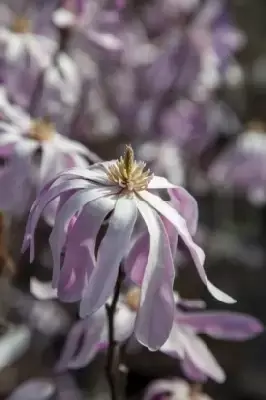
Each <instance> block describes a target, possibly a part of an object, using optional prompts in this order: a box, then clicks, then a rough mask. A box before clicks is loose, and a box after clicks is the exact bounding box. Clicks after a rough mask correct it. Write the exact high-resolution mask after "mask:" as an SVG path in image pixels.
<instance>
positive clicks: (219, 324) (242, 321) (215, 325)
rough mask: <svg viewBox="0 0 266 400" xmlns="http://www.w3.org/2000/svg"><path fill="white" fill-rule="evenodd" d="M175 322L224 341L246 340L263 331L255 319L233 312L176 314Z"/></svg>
mask: <svg viewBox="0 0 266 400" xmlns="http://www.w3.org/2000/svg"><path fill="white" fill-rule="evenodd" d="M177 321H178V322H179V323H181V324H184V325H188V326H190V327H191V328H193V330H194V331H195V332H197V333H205V334H206V335H209V336H211V337H214V338H215V339H224V340H237V341H239V340H246V339H249V338H252V337H254V336H256V335H258V334H260V333H261V332H262V331H263V329H264V327H263V325H262V324H261V323H260V322H259V321H258V320H257V319H256V318H253V317H250V316H248V315H244V314H239V313H233V312H208V311H205V312H195V313H191V312H187V313H179V312H178V313H177Z"/></svg>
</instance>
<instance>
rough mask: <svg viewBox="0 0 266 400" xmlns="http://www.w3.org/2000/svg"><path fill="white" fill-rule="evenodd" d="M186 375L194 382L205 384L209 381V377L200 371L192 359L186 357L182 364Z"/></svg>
mask: <svg viewBox="0 0 266 400" xmlns="http://www.w3.org/2000/svg"><path fill="white" fill-rule="evenodd" d="M180 365H181V368H182V370H183V373H184V375H185V376H186V377H187V378H188V379H190V380H192V381H194V382H201V383H204V382H206V381H207V380H208V376H207V375H206V374H204V373H203V372H202V371H201V370H200V369H198V368H197V367H196V366H195V365H194V364H193V362H192V361H191V359H190V358H188V357H185V358H184V360H182V361H181V363H180Z"/></svg>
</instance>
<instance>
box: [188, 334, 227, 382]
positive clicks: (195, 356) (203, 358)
mask: <svg viewBox="0 0 266 400" xmlns="http://www.w3.org/2000/svg"><path fill="white" fill-rule="evenodd" d="M182 330H183V334H182V344H183V346H184V350H185V353H186V357H187V358H188V359H189V360H190V361H191V362H192V363H193V364H194V366H195V367H196V368H198V369H199V370H200V371H201V372H202V373H203V374H206V375H207V376H209V377H210V378H212V379H214V380H215V381H217V382H219V383H222V382H224V380H225V374H224V371H223V370H222V368H221V367H220V365H219V364H218V363H217V361H216V360H215V358H214V357H213V355H212V354H211V352H210V350H209V349H208V347H207V346H206V344H205V343H204V342H203V340H202V339H201V338H199V337H198V336H197V335H195V334H194V333H193V332H191V331H190V330H189V329H182Z"/></svg>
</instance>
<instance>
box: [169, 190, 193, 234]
mask: <svg viewBox="0 0 266 400" xmlns="http://www.w3.org/2000/svg"><path fill="white" fill-rule="evenodd" d="M168 193H169V195H170V199H171V201H172V204H173V206H174V207H175V209H176V210H177V211H178V212H179V213H180V214H181V215H182V217H183V218H184V219H185V221H186V223H187V227H188V230H189V232H190V234H191V235H192V236H194V235H195V233H196V230H197V226H198V218H199V210H198V203H197V201H196V200H195V199H194V197H192V196H191V195H190V194H189V193H188V191H187V190H185V189H184V188H182V187H181V186H180V187H178V188H175V189H169V190H168Z"/></svg>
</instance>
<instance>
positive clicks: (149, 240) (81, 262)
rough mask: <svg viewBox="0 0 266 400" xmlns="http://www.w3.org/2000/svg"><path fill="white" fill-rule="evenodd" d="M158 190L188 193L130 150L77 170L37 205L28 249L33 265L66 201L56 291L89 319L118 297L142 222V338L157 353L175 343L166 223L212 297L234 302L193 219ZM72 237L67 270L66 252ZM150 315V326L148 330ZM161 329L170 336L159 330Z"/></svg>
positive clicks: (58, 237) (55, 238)
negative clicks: (48, 223) (210, 264)
mask: <svg viewBox="0 0 266 400" xmlns="http://www.w3.org/2000/svg"><path fill="white" fill-rule="evenodd" d="M157 189H172V190H173V192H172V193H173V195H174V196H175V197H176V198H177V199H178V194H179V193H180V192H182V190H183V191H184V189H180V190H179V188H177V187H176V186H175V185H173V184H171V183H170V182H168V181H167V180H166V179H165V178H162V177H159V176H153V175H151V174H150V172H149V171H145V163H142V162H136V161H135V160H134V153H133V150H132V148H131V147H129V146H127V148H126V152H125V156H124V157H121V158H120V159H119V160H116V161H111V162H103V163H99V164H95V165H94V166H92V167H91V168H88V169H78V168H77V169H72V170H71V169H70V170H68V171H66V172H63V173H61V174H59V175H58V177H57V178H55V179H54V180H53V181H51V182H50V183H49V184H48V185H47V186H46V187H45V188H44V189H43V190H42V192H41V193H40V195H39V196H38V198H37V199H36V201H35V202H34V204H33V206H32V208H31V212H30V216H29V220H28V223H27V227H26V234H25V238H24V244H23V250H25V249H26V248H27V247H28V246H30V254H31V261H32V260H33V258H34V233H35V229H36V225H37V222H38V219H39V218H40V215H41V213H42V212H43V210H44V209H45V207H46V206H47V205H48V204H49V203H50V202H51V201H52V200H54V199H55V198H60V200H61V203H60V207H59V210H58V212H57V215H56V220H55V226H54V228H53V231H52V233H51V236H50V239H49V241H50V245H51V250H52V255H53V261H54V269H53V286H54V287H58V288H59V290H61V289H62V288H64V290H65V292H67V291H68V292H69V296H70V298H73V297H75V299H76V300H78V299H81V304H80V315H81V316H82V317H84V316H86V315H91V314H92V313H94V312H95V311H97V310H98V309H99V308H101V307H102V306H103V305H104V304H105V303H106V301H107V299H108V298H109V297H110V296H111V294H112V292H113V289H114V286H115V283H116V280H117V276H118V271H119V266H120V264H121V262H122V260H123V259H124V257H125V256H126V255H127V252H128V249H129V247H130V244H131V239H132V234H133V230H134V227H135V223H136V220H137V217H138V216H140V217H141V218H142V219H143V221H144V223H145V225H146V231H145V233H144V234H143V236H142V237H141V239H140V241H139V243H138V246H139V247H138V248H139V251H138V252H135V257H137V261H138V257H141V262H140V263H141V265H140V266H139V265H137V269H138V271H137V273H138V274H140V275H142V278H141V288H142V290H141V299H140V308H139V312H138V319H137V323H136V336H137V338H138V340H139V341H140V342H141V343H143V344H144V345H147V346H148V347H150V348H152V349H157V348H159V347H161V346H162V344H163V343H164V342H165V341H166V339H167V338H168V336H169V333H170V331H171V328H172V325H173V318H174V308H175V305H174V296H173V284H174V278H175V268H174V263H173V258H172V252H171V246H170V242H169V236H168V233H167V230H166V228H165V226H164V224H163V222H162V219H161V217H162V216H163V217H164V218H165V219H166V220H167V221H168V222H169V224H170V225H171V226H173V227H174V229H175V230H176V232H177V233H178V235H179V236H180V237H181V238H182V240H183V242H184V243H185V245H186V246H187V247H188V249H189V251H190V253H191V256H192V258H193V260H194V262H195V265H196V267H197V269H198V272H199V274H200V277H201V279H202V280H203V282H204V283H205V284H206V285H207V287H208V289H209V291H210V292H211V293H212V294H213V295H214V296H215V297H216V298H217V299H218V300H220V301H225V302H228V303H232V302H234V300H233V299H232V298H231V297H230V296H228V295H226V294H224V293H223V292H221V291H220V290H219V289H218V288H216V287H215V286H214V285H213V284H212V283H210V282H209V281H208V279H207V276H206V273H205V270H204V267H203V264H204V260H205V255H204V252H203V251H202V249H201V248H200V247H199V246H197V245H196V244H195V243H194V242H193V239H192V237H191V234H190V231H189V229H188V225H187V223H186V220H185V219H184V218H183V217H182V216H181V215H180V213H179V212H178V211H177V210H176V209H175V208H174V207H172V206H171V205H169V204H168V203H167V202H165V201H163V200H162V199H161V198H160V197H159V196H157V195H155V194H153V193H152V191H153V190H157ZM187 200H188V201H189V195H188V196H187ZM109 215H110V217H109V220H108V229H107V232H106V234H105V236H104V238H103V239H102V241H101V243H100V245H99V248H98V249H97V252H98V253H97V256H96V248H95V245H96V239H97V237H98V233H99V230H100V227H101V225H102V223H103V222H104V220H105V219H106V217H107V216H109ZM73 216H77V221H76V222H75V224H74V226H73V228H72V229H70V230H69V229H68V228H69V221H70V220H71V218H72V217H73ZM192 225H193V223H192ZM67 237H68V243H67V246H66V251H65V256H64V257H63V263H62V249H63V247H64V246H65V243H66V238H67ZM131 258H134V256H133V257H131ZM62 264H63V265H62ZM135 270H136V263H134V262H133V263H132V262H131V264H130V263H129V264H128V265H127V267H126V268H125V273H126V275H127V276H128V277H129V278H130V279H132V277H133V276H134V274H135ZM138 279H139V278H138ZM66 289H67V290H66ZM73 291H74V292H73ZM158 293H160V295H159V296H158ZM73 295H74V296H73ZM159 310H160V312H159ZM158 312H159V313H161V315H162V316H163V317H164V323H163V324H162V323H161V321H159V319H158ZM147 316H149V321H150V324H149V325H148V326H147V323H146V322H147ZM155 325H160V327H163V329H159V330H158V331H156V329H154V327H155ZM152 326H153V328H152Z"/></svg>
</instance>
